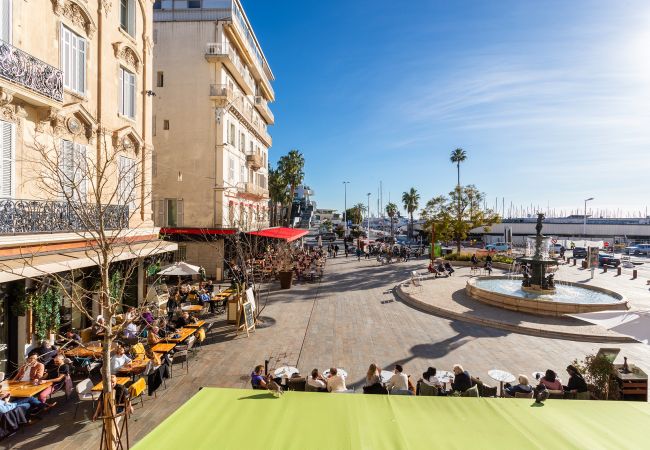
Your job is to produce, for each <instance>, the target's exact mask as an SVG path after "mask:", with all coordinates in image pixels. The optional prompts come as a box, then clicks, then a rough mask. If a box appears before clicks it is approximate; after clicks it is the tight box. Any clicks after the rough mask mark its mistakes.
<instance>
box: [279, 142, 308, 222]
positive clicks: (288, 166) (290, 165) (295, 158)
mask: <svg viewBox="0 0 650 450" xmlns="http://www.w3.org/2000/svg"><path fill="white" fill-rule="evenodd" d="M304 169H305V158H304V157H303V156H302V153H300V152H299V151H298V150H295V149H294V150H291V151H289V153H287V154H286V155H285V156H283V157H281V158H280V160H279V161H278V171H279V172H280V175H281V176H282V178H283V179H284V181H285V182H286V183H287V185H288V186H289V198H288V199H287V202H286V203H287V222H286V223H287V226H289V221H290V220H291V207H292V205H293V197H294V195H295V193H296V188H297V187H298V186H299V185H300V184H301V183H302V182H303V180H304V178H305V172H304Z"/></svg>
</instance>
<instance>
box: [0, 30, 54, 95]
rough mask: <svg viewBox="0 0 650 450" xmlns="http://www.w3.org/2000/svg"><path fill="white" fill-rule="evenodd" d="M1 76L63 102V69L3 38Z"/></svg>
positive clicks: (0, 45)
mask: <svg viewBox="0 0 650 450" xmlns="http://www.w3.org/2000/svg"><path fill="white" fill-rule="evenodd" d="M0 77H2V78H4V79H6V80H9V81H11V82H14V83H16V84H20V85H22V86H24V87H26V88H27V89H30V90H32V91H34V92H36V93H38V94H41V95H44V96H46V97H49V98H51V99H53V100H56V101H57V102H63V71H61V70H59V69H57V68H56V67H54V66H51V65H49V64H47V63H45V62H43V61H41V60H40V59H38V58H36V57H34V56H32V55H30V54H29V53H26V52H24V51H22V50H20V49H19V48H16V47H14V46H13V45H11V44H8V43H7V42H5V41H2V40H0Z"/></svg>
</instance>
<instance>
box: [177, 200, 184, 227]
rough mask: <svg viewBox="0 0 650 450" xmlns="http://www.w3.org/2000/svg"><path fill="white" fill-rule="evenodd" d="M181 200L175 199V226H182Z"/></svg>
mask: <svg viewBox="0 0 650 450" xmlns="http://www.w3.org/2000/svg"><path fill="white" fill-rule="evenodd" d="M183 214H184V211H183V200H176V226H179V227H182V226H183Z"/></svg>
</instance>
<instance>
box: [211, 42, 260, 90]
mask: <svg viewBox="0 0 650 450" xmlns="http://www.w3.org/2000/svg"><path fill="white" fill-rule="evenodd" d="M205 59H206V60H207V61H208V62H215V61H219V62H222V63H223V64H225V65H226V67H227V68H228V70H229V71H230V73H231V74H232V76H233V77H234V78H235V80H236V81H237V83H238V84H239V85H240V86H241V87H242V89H243V90H244V92H246V94H248V95H252V94H253V92H254V91H255V80H253V77H252V76H251V73H250V71H249V70H248V68H247V67H246V66H245V65H244V63H243V62H242V60H241V58H240V57H239V55H238V54H237V52H236V51H235V49H234V48H233V47H232V46H231V45H230V44H229V43H227V42H213V43H208V44H206V47H205Z"/></svg>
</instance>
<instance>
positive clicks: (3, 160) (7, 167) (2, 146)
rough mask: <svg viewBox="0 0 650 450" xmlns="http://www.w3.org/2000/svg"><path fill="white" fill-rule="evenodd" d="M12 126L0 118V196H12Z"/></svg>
mask: <svg viewBox="0 0 650 450" xmlns="http://www.w3.org/2000/svg"><path fill="white" fill-rule="evenodd" d="M13 166H14V127H13V124H11V123H9V122H5V121H2V120H0V198H11V197H13V185H14V179H13V178H14V167H13Z"/></svg>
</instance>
